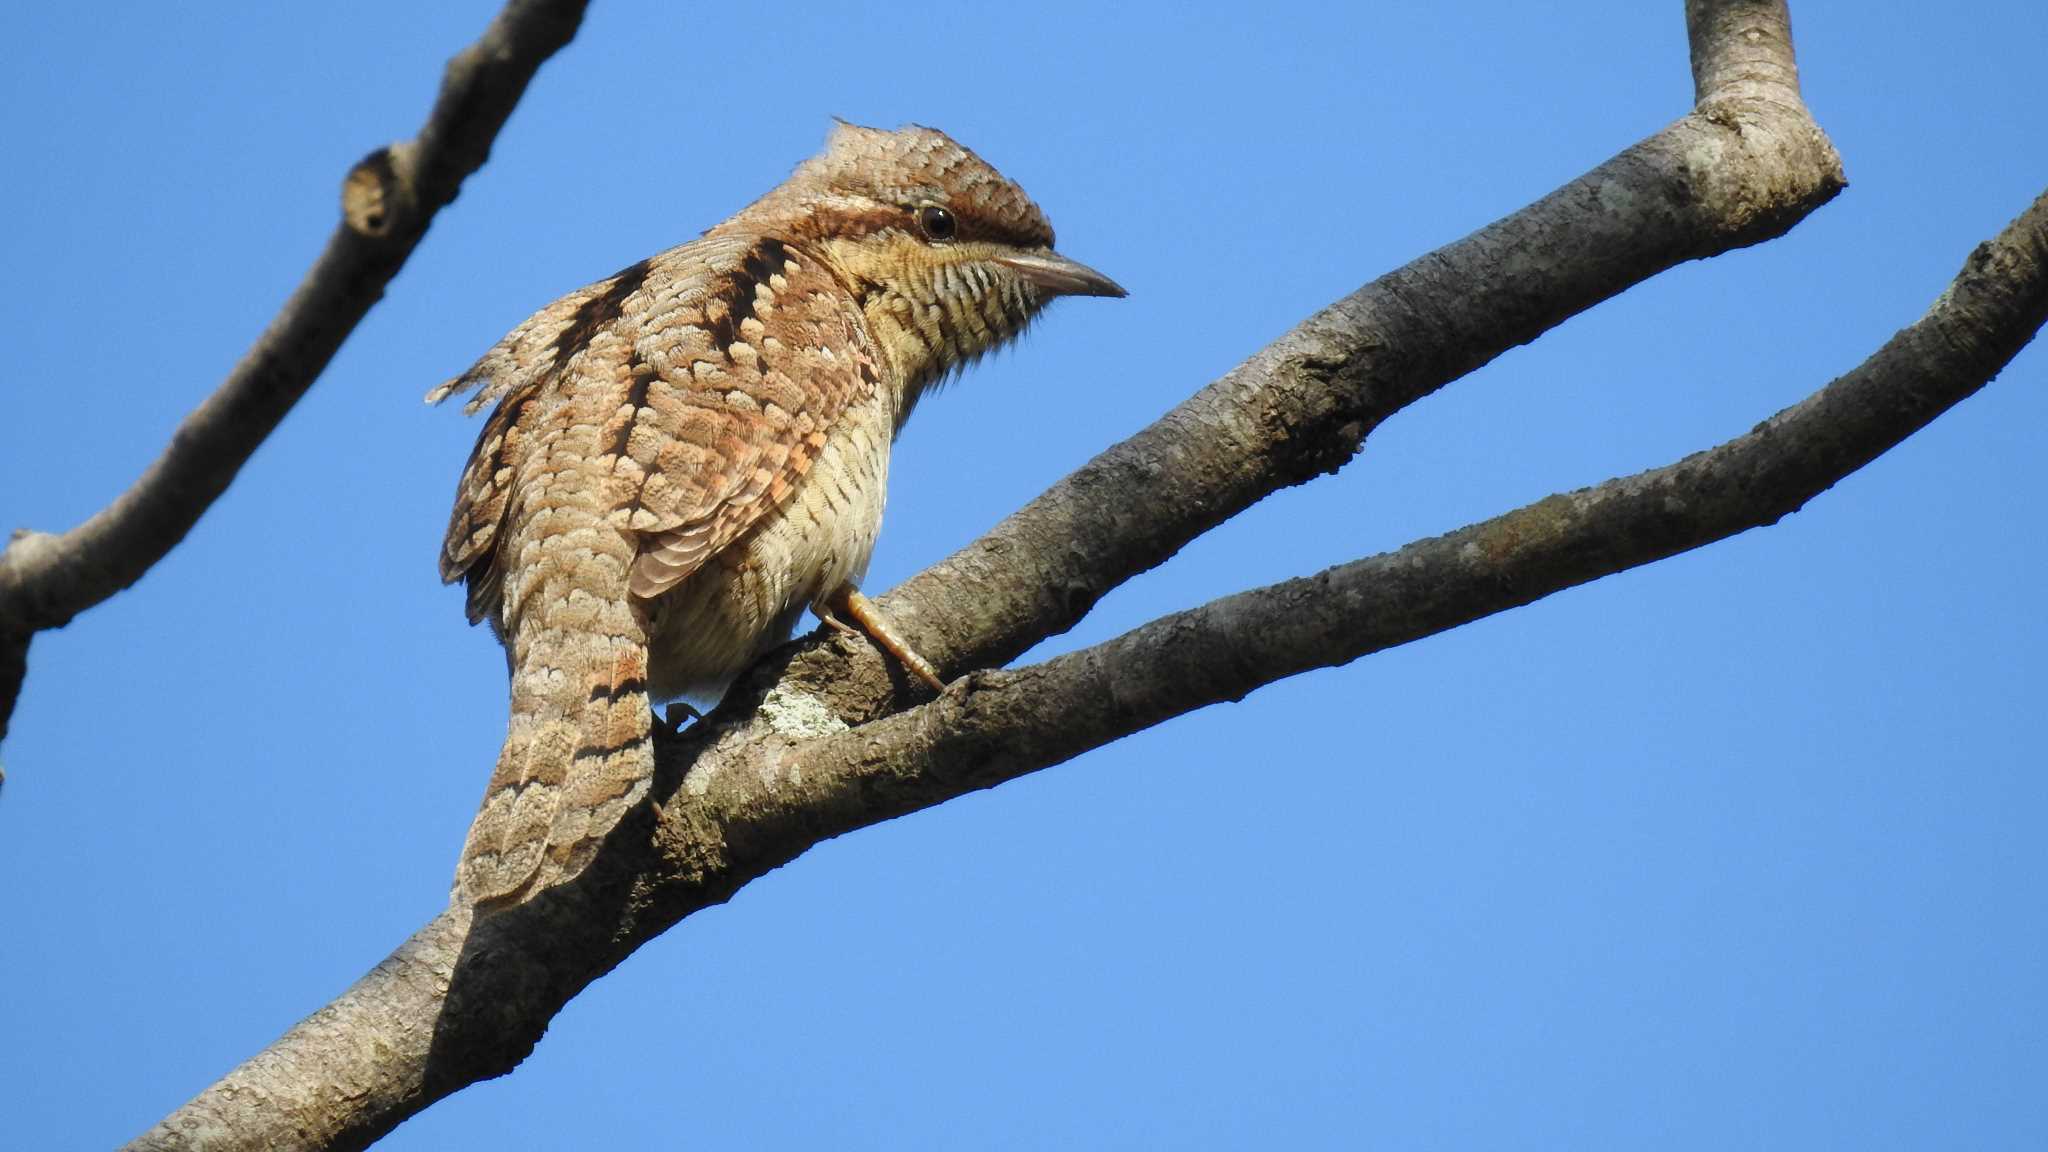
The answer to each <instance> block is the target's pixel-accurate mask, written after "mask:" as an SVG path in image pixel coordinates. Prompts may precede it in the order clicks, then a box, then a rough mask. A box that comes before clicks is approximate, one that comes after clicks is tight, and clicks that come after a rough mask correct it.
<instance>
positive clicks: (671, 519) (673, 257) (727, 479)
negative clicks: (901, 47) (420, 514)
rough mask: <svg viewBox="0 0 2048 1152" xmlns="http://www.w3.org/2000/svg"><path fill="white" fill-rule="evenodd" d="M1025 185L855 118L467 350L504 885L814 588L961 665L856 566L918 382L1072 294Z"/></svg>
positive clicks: (625, 797)
mask: <svg viewBox="0 0 2048 1152" xmlns="http://www.w3.org/2000/svg"><path fill="white" fill-rule="evenodd" d="M1052 243H1053V234H1052V226H1051V225H1050V224H1048V223H1047V222H1046V219H1045V215H1044V213H1042V212H1040V211H1039V210H1038V206H1037V205H1035V204H1033V203H1032V202H1031V199H1030V198H1029V197H1028V196H1026V195H1025V194H1024V191H1023V190H1022V189H1021V188H1019V187H1017V186H1016V185H1015V184H1013V183H1011V182H1010V181H1008V180H1006V179H1004V178H1003V176H1002V175H1001V174H1000V173H998V172H997V171H996V170H995V169H994V168H991V167H990V166H989V165H988V164H987V163H986V162H984V161H983V160H982V159H981V158H980V157H978V156H976V155H975V154H974V153H972V152H970V151H968V150H967V149H965V148H963V147H961V146H960V145H958V144H956V143H954V142H953V141H952V140H951V139H950V138H948V137H947V136H946V135H945V134H944V133H941V132H936V131H933V130H931V129H929V128H917V127H911V128H904V129H901V130H899V131H895V132H885V131H879V130H876V129H871V128H860V127H855V126H852V125H846V124H842V125H840V126H838V127H837V128H836V129H834V131H833V132H832V135H831V139H830V140H829V141H828V142H827V144H826V147H825V151H824V152H823V153H822V154H820V155H818V156H816V157H813V158H812V159H810V160H808V161H806V162H805V163H804V164H803V165H801V166H800V167H798V168H797V170H796V172H795V173H794V174H792V175H791V176H790V178H789V179H788V180H787V181H785V182H784V183H783V184H782V185H781V186H780V187H778V188H776V189H775V190H773V191H772V192H769V193H768V194H767V195H766V196H763V197H762V198H761V199H759V200H757V201H755V202H754V203H753V204H752V205H750V206H749V207H747V208H746V209H745V210H744V211H742V212H740V213H739V214H738V215H737V216H734V217H733V218H732V219H730V220H727V221H725V222H724V223H723V224H720V225H718V226H717V227H715V228H713V229H711V230H710V231H708V232H706V233H705V234H704V235H703V236H702V237H701V238H699V239H697V240H694V241H692V242H690V243H688V244H684V245H682V246H681V247H677V248H672V249H670V250H669V251H667V252H664V253H662V254H661V255H659V256H655V257H653V258H651V259H648V260H643V261H641V262H640V263H638V264H635V265H633V266H632V267H630V268H627V269H626V270H624V271H622V272H620V273H619V274H618V275H616V276H613V277H611V278H610V279H607V280H602V281H599V282H598V283H596V284H592V285H590V286H589V287H587V288H583V289H581V290H579V291H577V292H574V293H571V294H570V295H568V296H564V297H563V298H561V299H560V300H557V301H555V302H554V303H552V304H550V305H548V306H547V307H546V308H543V309H541V310H540V311H539V312H538V313H536V314H535V315H534V316H532V317H531V318H530V319H528V320H527V321H526V322H525V323H523V324H521V325H519V327H517V328H515V329H513V330H512V332H511V334H510V335H508V336H506V337H505V338H504V339H503V340H501V341H499V343H498V345H497V346H496V347H494V348H492V349H491V350H490V351H489V352H487V353H485V354H484V356H483V358H482V359H481V360H478V361H477V362H476V364H475V365H474V366H473V367H471V368H470V370H469V371H468V372H465V373H464V374H463V375H461V376H460V377H458V378H456V379H454V380H451V381H449V382H448V383H446V384H444V385H442V386H441V387H439V388H436V389H434V390H433V391H432V392H431V393H429V394H428V396H427V399H428V401H429V402H439V401H441V400H445V399H447V398H448V397H450V396H454V395H456V394H458V393H462V392H468V391H470V390H472V389H474V390H475V391H476V395H475V396H474V397H473V398H472V399H471V400H470V402H469V405H468V410H469V411H471V412H475V411H477V410H478V409H480V408H482V407H484V406H485V405H489V404H495V405H497V407H496V409H495V410H494V411H493V412H492V413H491V416H490V419H489V420H488V421H487V422H486V423H485V425H484V428H483V432H482V434H481V435H480V436H479V437H478V438H477V444H476V448H475V450H474V452H472V454H471V456H470V460H469V465H468V467H467V468H466V469H465V470H464V471H463V475H462V481H461V484H460V486H459V487H458V488H457V490H456V495H455V511H454V514H453V516H452V517H451V519H450V522H449V525H448V538H447V542H446V543H445V545H444V546H443V548H442V552H441V575H442V578H443V579H445V580H448V581H450V582H453V581H455V580H458V579H460V580H465V581H467V584H468V592H469V618H470V620H471V622H475V621H478V620H485V619H488V620H489V621H490V622H491V626H492V628H493V629H494V630H495V631H496V632H497V634H498V636H499V638H500V639H501V640H502V641H503V642H504V644H505V648H506V652H507V655H508V658H509V662H510V664H511V673H512V710H511V724H510V729H509V731H508V732H507V733H506V735H505V745H504V750H503V751H502V752H500V753H499V756H498V765H497V770H496V771H495V772H494V773H492V776H491V782H490V786H489V788H488V789H487V790H486V792H485V794H484V801H483V806H482V808H481V810H480V811H478V813H477V817H476V821H475V823H474V824H473V825H471V827H470V830H469V840H468V843H467V844H466V845H465V846H464V848H463V852H462V863H461V867H460V884H461V889H462V891H464V892H465V893H467V895H468V896H469V898H470V899H471V900H473V901H476V902H477V903H479V904H485V905H492V904H502V903H510V902H515V901H518V900H522V899H525V898H526V897H527V896H529V895H531V894H532V893H534V892H536V891H539V890H540V889H542V888H545V887H548V886H550V885H552V884H556V883H559V882H561V881H562V880H564V879H566V878H568V877H570V876H573V875H575V874H576V873H577V872H579V871H581V870H582V869H583V867H584V866H585V865H586V864H587V863H588V860H589V857H590V855H591V854H592V853H593V852H594V851H595V849H596V846H597V843H598V841H599V839H600V838H601V837H603V836H604V834H605V833H607V832H608V831H610V829H611V828H612V826H613V825H614V824H615V823H617V821H618V819H619V817H620V816H621V815H622V814H624V812H625V811H626V810H627V809H628V808H629V807H631V806H632V805H633V804H634V803H636V802H637V801H638V800H639V799H640V798H641V797H642V796H643V795H644V794H645V792H646V790H647V784H648V780H649V778H650V777H651V775H652V773H653V768H654V750H653V744H652V741H651V731H652V723H653V717H652V714H651V712H650V709H649V703H650V700H664V699H671V698H676V697H686V696H687V697H696V698H699V699H704V698H710V697H715V696H716V694H717V693H719V692H721V691H723V689H724V687H725V686H726V685H727V684H728V683H730V682H731V680H732V679H733V678H734V677H735V676H736V675H737V674H738V673H739V672H740V671H741V670H743V669H744V668H745V667H746V666H747V664H748V663H749V662H751V661H752V660H753V659H754V658H755V657H756V656H758V655H759V654H760V653H762V652H763V651H765V650H767V649H768V648H770V647H773V646H774V645H776V644H779V643H781V642H782V641H783V640H785V639H786V638H787V637H788V636H789V633H790V631H791V629H792V628H793V627H794V626H795V623H796V620H797V618H798V617H799V616H800V615H801V614H802V612H803V610H804V608H805V607H806V606H809V607H812V608H814V609H815V610H817V612H818V613H819V615H820V617H821V618H823V619H826V620H828V621H835V622H836V620H837V618H838V617H845V618H849V619H851V620H853V621H854V622H856V623H858V624H860V625H861V626H862V627H863V628H865V629H866V630H867V631H868V632H869V633H870V634H872V635H874V636H875V637H876V639H877V640H878V642H880V643H881V644H882V645H883V646H884V647H885V648H888V649H889V650H890V651H891V652H893V653H895V654H896V656H897V657H898V658H899V659H901V660H903V661H904V662H905V664H906V665H908V666H909V667H910V668H911V669H912V670H913V671H914V672H916V673H917V674H918V675H919V676H920V677H921V678H923V679H926V680H927V681H930V682H934V683H936V675H935V673H934V672H933V671H932V669H931V668H930V666H929V665H927V664H925V663H924V662H923V661H922V660H920V659H919V658H918V657H917V656H916V655H915V654H914V653H911V652H909V651H908V650H907V649H905V648H904V647H903V646H902V644H901V643H900V642H898V641H896V640H895V639H894V637H893V636H892V635H891V634H890V633H889V632H888V629H887V626H886V623H885V622H883V621H881V620H880V619H879V618H877V617H875V616H874V614H873V611H872V608H871V606H870V605H869V604H868V603H867V602H866V601H865V600H864V599H862V598H861V597H860V595H859V593H858V592H857V591H855V585H856V584H857V583H858V582H859V581H860V579H861V577H862V576H863V574H864V573H865V572H866V570H867V566H868V556H869V554H870V552H872V551H873V549H874V544H875V534H876V532H877V531H878V530H879V529H880V527H881V522H882V503H883V496H884V490H885V487H886V484H887V480H888V473H889V445H890V441H891V440H893V439H894V437H895V435H896V433H897V431H898V430H899V429H901V428H902V427H903V422H904V420H905V419H907V418H908V417H909V415H910V411H911V409H912V408H913V407H915V406H916V404H917V400H918V397H919V396H920V395H921V394H922V393H923V391H924V390H925V389H926V388H927V387H929V386H930V385H931V384H933V383H934V382H936V381H938V380H939V379H941V378H942V377H944V376H945V375H946V374H947V373H948V372H950V371H953V370H956V369H959V368H962V367H964V366H966V365H967V364H969V363H971V362H972V361H973V360H975V359H976V358H977V357H979V356H981V355H982V354H983V353H985V352H987V351H989V350H990V349H993V348H995V347H997V346H999V345H1001V344H1002V343H1004V342H1005V341H1007V340H1010V339H1011V338H1013V337H1015V336H1016V335H1017V333H1018V332H1019V331H1020V330H1022V329H1023V327H1024V325H1025V324H1026V323H1027V322H1029V321H1030V320H1031V318H1032V316H1034V315H1035V314H1036V313H1037V312H1038V311H1039V309H1041V308H1043V307H1044V306H1045V305H1046V303H1047V302H1049V301H1050V300H1052V299H1053V298H1054V297H1057V296H1063V295H1088V296H1121V295H1123V294H1124V293H1123V290H1122V289H1121V288H1118V287H1117V286H1116V284H1114V283H1113V282H1111V281H1110V280H1109V279H1108V278H1107V277H1104V276H1103V275H1101V274H1100V273H1098V272H1096V271H1094V270H1093V269H1090V268H1088V267H1086V266H1084V265H1082V264H1078V263H1075V262H1074V261H1072V260H1069V259H1067V258H1066V257H1064V256H1060V255H1058V254H1056V253H1055V252H1053V250H1052Z"/></svg>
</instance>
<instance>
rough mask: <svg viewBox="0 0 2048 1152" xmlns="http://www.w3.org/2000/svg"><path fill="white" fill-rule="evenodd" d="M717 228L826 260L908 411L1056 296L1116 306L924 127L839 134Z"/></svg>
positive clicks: (1038, 216)
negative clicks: (891, 371) (774, 238)
mask: <svg viewBox="0 0 2048 1152" xmlns="http://www.w3.org/2000/svg"><path fill="white" fill-rule="evenodd" d="M722 227H726V228H734V227H737V228H752V229H762V230H767V231H772V232H774V233H776V234H779V235H784V236H787V237H788V238H789V239H791V240H793V241H795V242H796V243H797V244H798V245H799V246H801V247H803V248H805V249H808V250H810V251H812V252H814V253H816V254H817V255H818V256H820V257H823V258H824V259H826V260H828V261H830V262H831V264H832V265H833V267H834V268H835V269H836V270H837V271H838V273H839V274H840V276H841V277H843V278H844V279H845V280H846V282H847V284H848V285H849V287H850V288H851V289H852V290H853V291H854V293H855V294H856V295H857V296H858V297H859V299H860V304H861V309H862V311H863V312H865V313H866V315H867V319H868V326H869V329H870V330H871V331H872V332H873V333H874V334H875V336H876V338H877V340H878V341H880V343H881V344H882V348H883V352H884V353H885V354H886V355H887V356H888V357H889V358H890V360H891V361H892V362H893V364H894V367H895V368H896V370H897V373H898V378H899V379H900V380H901V381H902V382H903V386H904V388H905V391H906V396H905V397H904V399H905V400H906V401H908V402H914V401H915V399H916V395H917V393H918V392H919V391H921V390H922V389H923V388H924V387H925V386H926V385H928V384H931V383H932V382H934V381H936V380H939V379H941V378H942V377H944V376H945V375H946V374H947V373H949V372H953V371H957V370H959V369H961V368H964V367H966V366H967V365H968V364H970V363H972V362H973V361H974V360H975V359H977V358H979V357H980V356H981V355H983V354H984V353H986V352H989V351H991V350H993V349H995V348H998V347H1000V346H1001V345H1002V344H1003V343H1005V342H1006V341H1008V340H1010V339H1011V338H1013V337H1015V336H1016V335H1017V333H1018V332H1020V331H1022V330H1023V328H1024V325H1025V324H1027V323H1029V322H1030V320H1031V318H1032V317H1033V316H1034V315H1036V314H1037V312H1038V311H1039V309H1041V308H1043V307H1045V305H1046V304H1047V303H1049V302H1051V301H1052V300H1053V299H1054V298H1055V297H1059V296H1122V295H1124V290H1123V289H1122V288H1120V287H1118V286H1117V284H1116V282H1115V281H1113V280H1111V279H1110V278H1109V277H1107V276H1104V275H1103V274H1102V273H1100V272H1097V271H1095V270H1094V269H1093V268H1090V267H1088V266H1087V265H1085V264H1082V263H1079V262H1078V261H1074V260H1070V259H1068V258H1066V257H1065V256H1062V255H1060V254H1059V253H1057V252H1054V251H1053V247H1052V242H1053V235H1052V225H1051V224H1050V223H1049V222H1048V221H1047V220H1046V218H1045V213H1043V212H1041V211H1039V209H1038V205H1036V204H1033V203H1032V202H1031V197H1029V196H1026V195H1025V194H1024V190H1023V189H1022V188H1019V187H1017V185H1015V184H1013V183H1011V182H1010V181H1009V180H1008V179H1006V178H1004V176H1003V175H1002V173H1000V172H997V171H996V170H995V169H994V168H993V167H990V166H989V164H988V162H987V161H985V160H983V159H982V158H981V157H979V156H976V155H975V154H974V153H973V152H970V151H968V150H967V149H966V148H963V147H961V146H960V145H959V144H956V143H954V142H953V140H952V138H951V137H949V136H947V135H946V134H945V133H943V132H939V131H936V130H934V129H931V128H922V127H917V126H911V127H906V128H900V129H897V130H896V131H893V132H889V131H883V130H881V129H876V128H862V127H858V126H856V125H852V124H846V123H843V122H842V123H840V124H838V125H837V126H836V127H834V128H833V130H832V135H831V138H830V139H829V140H827V141H826V144H825V150H824V151H823V152H821V153H819V154H818V155H816V156H814V157H812V158H811V159H809V160H806V161H805V162H804V163H803V164H802V165H800V166H799V167H798V168H797V170H796V171H795V172H794V173H793V174H792V175H791V176H790V178H789V179H788V180H786V181H784V182H783V183H782V184H781V185H780V186H779V187H777V188H776V189H775V190H774V191H772V192H770V193H768V195H766V196H763V197H762V198H761V199H760V200H758V201H756V202H755V203H754V204H753V205H752V206H751V207H749V208H748V209H747V210H746V211H745V212H742V213H740V215H738V216H736V217H734V218H733V220H732V221H730V222H729V223H727V224H726V225H723V226H722ZM904 407H905V411H906V412H907V409H908V403H906V404H905V406H904Z"/></svg>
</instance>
